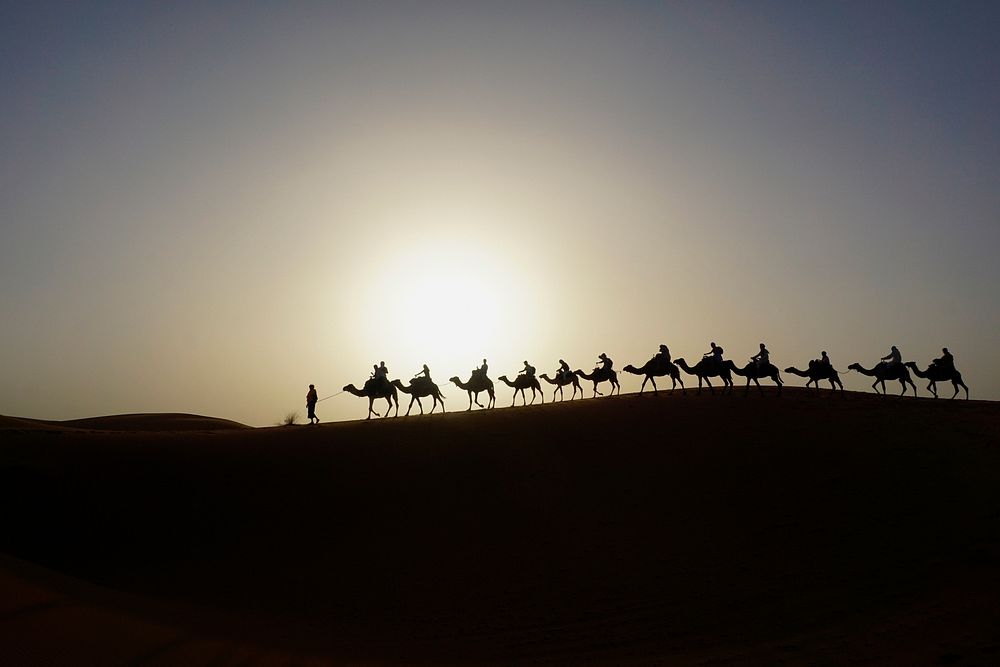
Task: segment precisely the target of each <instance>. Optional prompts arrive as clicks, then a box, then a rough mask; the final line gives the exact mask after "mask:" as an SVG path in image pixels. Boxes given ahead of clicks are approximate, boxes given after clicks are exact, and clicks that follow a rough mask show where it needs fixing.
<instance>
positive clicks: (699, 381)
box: [698, 375, 715, 394]
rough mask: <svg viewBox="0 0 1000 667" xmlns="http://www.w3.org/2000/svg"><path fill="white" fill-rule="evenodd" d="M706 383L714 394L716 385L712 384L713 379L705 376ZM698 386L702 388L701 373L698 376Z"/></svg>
mask: <svg viewBox="0 0 1000 667" xmlns="http://www.w3.org/2000/svg"><path fill="white" fill-rule="evenodd" d="M705 384H706V385H708V390H709V391H710V392H712V393H713V394H714V393H715V387H713V386H712V381H711V380H709V379H708V378H707V377H706V378H705ZM698 387H699V388H701V376H700V375H699V376H698Z"/></svg>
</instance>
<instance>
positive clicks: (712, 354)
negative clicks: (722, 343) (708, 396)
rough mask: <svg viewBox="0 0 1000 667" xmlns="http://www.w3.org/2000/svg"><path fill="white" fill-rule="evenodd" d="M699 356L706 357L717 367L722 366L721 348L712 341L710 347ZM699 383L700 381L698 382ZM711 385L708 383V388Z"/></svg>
mask: <svg viewBox="0 0 1000 667" xmlns="http://www.w3.org/2000/svg"><path fill="white" fill-rule="evenodd" d="M701 358H702V359H708V360H709V362H711V363H713V364H715V365H716V366H717V367H718V368H722V367H723V366H724V363H723V361H722V348H721V347H719V346H718V345H716V344H715V342H714V341H713V342H712V349H711V350H709V351H708V352H706V353H705V354H703V355H701ZM695 368H697V365H695ZM723 379H724V378H723ZM699 384H701V383H700V382H699ZM711 386H712V385H709V388H711Z"/></svg>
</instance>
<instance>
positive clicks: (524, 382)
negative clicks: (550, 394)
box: [499, 375, 545, 407]
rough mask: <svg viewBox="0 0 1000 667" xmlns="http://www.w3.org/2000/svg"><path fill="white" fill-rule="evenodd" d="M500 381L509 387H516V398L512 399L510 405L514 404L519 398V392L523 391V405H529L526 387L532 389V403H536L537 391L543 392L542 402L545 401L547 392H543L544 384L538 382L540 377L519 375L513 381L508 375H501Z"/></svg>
mask: <svg viewBox="0 0 1000 667" xmlns="http://www.w3.org/2000/svg"><path fill="white" fill-rule="evenodd" d="M499 379H500V381H501V382H503V383H504V384H505V385H507V386H508V387H513V388H514V398H512V399H511V401H510V405H511V407H513V406H514V401H516V400H517V392H521V405H527V400H526V399H525V392H524V390H525V389H531V403H532V405H534V403H535V391H537V392H538V393H539V394H542V403H544V402H545V394H543V393H542V385H540V384H538V379H537V378H534V377H528V376H527V375H518V376H517V377H516V378H514V381H513V382H511V381H510V380H508V379H507V376H506V375H501V376H500V378H499Z"/></svg>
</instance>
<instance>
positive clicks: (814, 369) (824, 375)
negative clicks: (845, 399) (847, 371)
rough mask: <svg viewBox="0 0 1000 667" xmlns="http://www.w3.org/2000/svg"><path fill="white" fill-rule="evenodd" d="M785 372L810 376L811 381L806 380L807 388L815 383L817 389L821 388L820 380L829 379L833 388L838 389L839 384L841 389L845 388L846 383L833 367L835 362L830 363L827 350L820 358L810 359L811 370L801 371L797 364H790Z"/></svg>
mask: <svg viewBox="0 0 1000 667" xmlns="http://www.w3.org/2000/svg"><path fill="white" fill-rule="evenodd" d="M785 372H786V373H791V374H792V375H798V376H799V377H804V378H809V381H808V382H806V387H807V388H808V387H809V385H811V384H813V383H815V385H816V389H819V381H820V380H829V381H830V388H831V389H836V388H837V387H838V386H839V387H840V390H841V391H843V390H844V383H842V382H841V381H840V374H839V373H838V372H837V370H836V369H835V368H834V367H833V364H831V363H830V357H828V356H826V351H824V352H823V355H822V356H821V357H820V358H819V359H810V360H809V370H807V371H800V370H799V369H798V368H796V367H795V366H789V367H788V368H786V369H785Z"/></svg>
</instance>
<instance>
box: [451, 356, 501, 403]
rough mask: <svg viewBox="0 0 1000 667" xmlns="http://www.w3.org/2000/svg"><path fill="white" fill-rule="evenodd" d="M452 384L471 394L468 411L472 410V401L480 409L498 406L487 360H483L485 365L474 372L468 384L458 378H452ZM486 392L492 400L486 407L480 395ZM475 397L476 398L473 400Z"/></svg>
mask: <svg viewBox="0 0 1000 667" xmlns="http://www.w3.org/2000/svg"><path fill="white" fill-rule="evenodd" d="M449 381H450V382H453V383H454V384H455V386H456V387H458V388H459V389H464V390H465V391H467V392H468V393H469V407H468V408H467V409H468V410H471V409H472V401H473V400H475V401H476V405H478V406H479V407H481V408H482V407H487V408H492V407H494V406H495V405H496V393H495V392H494V391H493V380H491V379H489V377H487V376H486V360H485V359H483V365H482V366H481V367H479V368H477V369H476V370H474V371H472V375H471V376H470V377H469V381H468V382H462V381H461V380H460V379H459V378H458V376H457V375H456V376H454V377H452V378H450V380H449ZM482 391H485V392H486V394H487V395H488V396H489V397H490V400H489V401H488V402H487V404H486V405H485V406H484V405H483V404H482V403H480V402H479V393H480V392H482ZM473 397H474V398H473Z"/></svg>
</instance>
